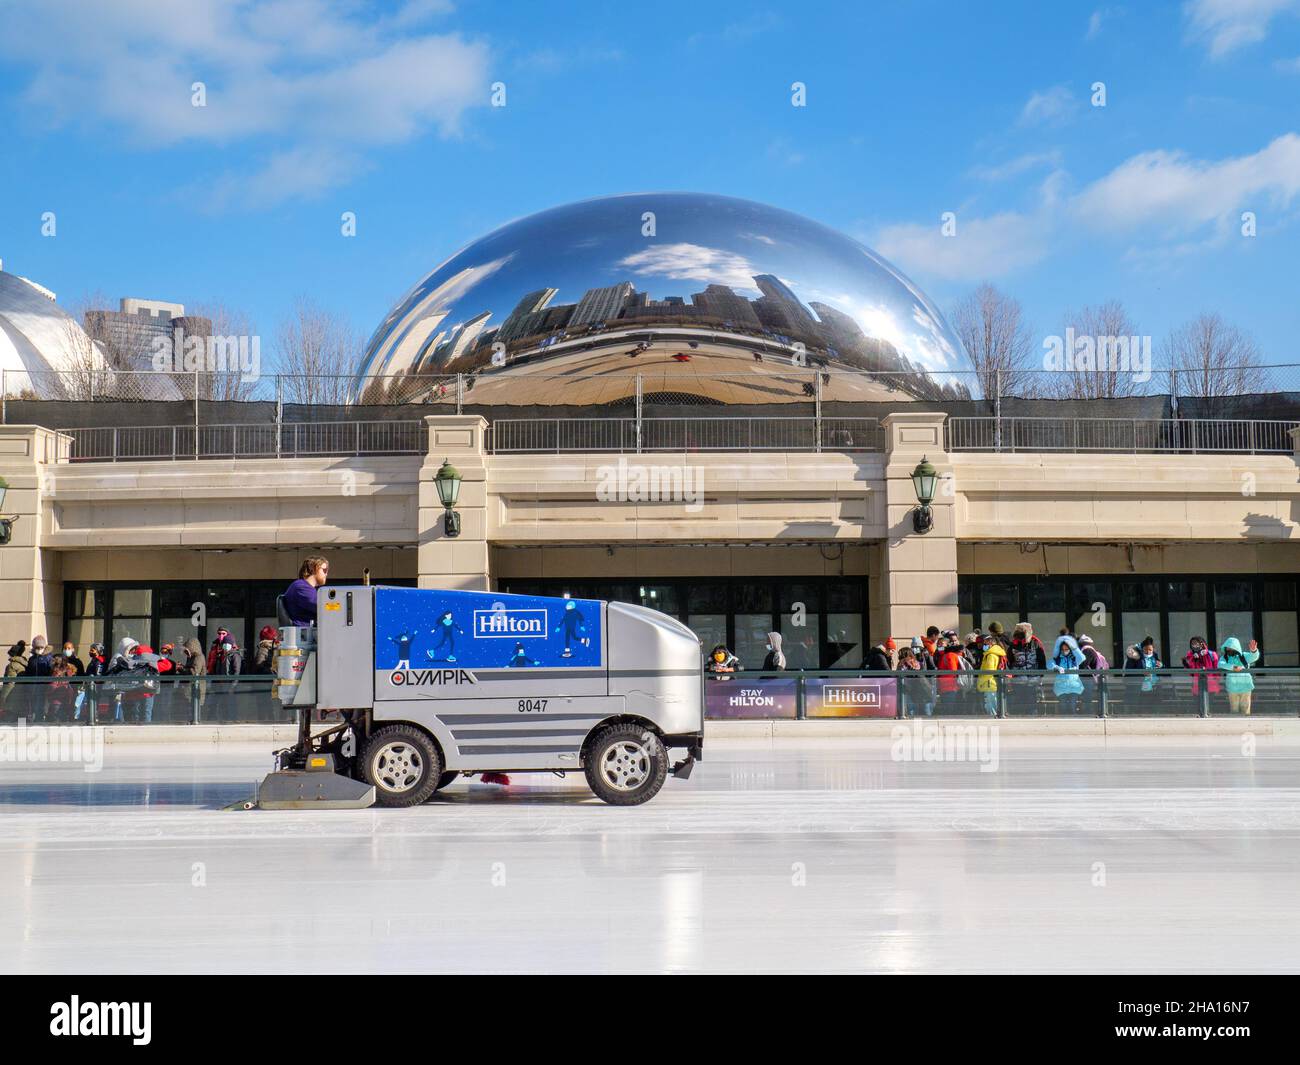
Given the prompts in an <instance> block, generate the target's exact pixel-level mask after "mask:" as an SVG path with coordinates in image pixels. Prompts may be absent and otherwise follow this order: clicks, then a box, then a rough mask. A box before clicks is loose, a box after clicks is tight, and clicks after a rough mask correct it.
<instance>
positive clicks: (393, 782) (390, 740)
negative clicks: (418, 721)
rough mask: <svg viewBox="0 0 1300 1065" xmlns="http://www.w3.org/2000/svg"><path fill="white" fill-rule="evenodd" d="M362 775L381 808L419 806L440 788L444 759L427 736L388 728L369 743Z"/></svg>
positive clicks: (414, 730)
mask: <svg viewBox="0 0 1300 1065" xmlns="http://www.w3.org/2000/svg"><path fill="white" fill-rule="evenodd" d="M361 775H362V777H363V779H364V780H365V782H366V783H367V784H373V785H374V786H375V801H376V802H378V804H379V805H380V806H416V805H418V804H419V803H422V802H424V801H425V799H427V798H428V797H429V796H430V795H432V794H433V792H434V790H435V789H436V788H437V786H438V781H439V779H440V778H441V776H442V758H441V757H440V756H439V754H438V748H437V745H436V744H435V743H434V742H433V740H431V739H430V738H429V737H428V736H427V735H425V734H424V733H423V732H421V731H420V730H419V729H417V728H412V727H411V726H409V725H386V726H384V727H383V728H381V729H378V730H377V731H376V732H375V734H374V735H373V736H371V737H370V740H369V741H368V742H367V743H366V747H365V751H364V752H363V753H362V756H361Z"/></svg>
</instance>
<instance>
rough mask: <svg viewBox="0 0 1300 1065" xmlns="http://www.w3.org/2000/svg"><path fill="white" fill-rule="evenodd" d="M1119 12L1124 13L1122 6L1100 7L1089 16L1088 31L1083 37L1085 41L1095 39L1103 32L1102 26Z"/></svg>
mask: <svg viewBox="0 0 1300 1065" xmlns="http://www.w3.org/2000/svg"><path fill="white" fill-rule="evenodd" d="M1119 14H1123V9H1122V8H1114V7H1099V8H1098V9H1097V10H1096V11H1094V12H1093V13H1092V14H1091V15H1089V16H1088V32H1087V33H1086V34H1085V35H1084V38H1083V39H1084V40H1085V41H1095V40H1096V39H1097V38H1098V36H1100V34H1101V28H1102V26H1103V25H1104V24H1105V23H1107V22H1109V21H1110V20H1111V19H1112V18H1114V17H1115V16H1116V15H1119Z"/></svg>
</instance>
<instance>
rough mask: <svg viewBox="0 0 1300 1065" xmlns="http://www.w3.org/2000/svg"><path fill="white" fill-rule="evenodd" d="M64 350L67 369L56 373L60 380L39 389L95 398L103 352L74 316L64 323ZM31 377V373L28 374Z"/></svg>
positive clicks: (102, 368) (65, 396)
mask: <svg viewBox="0 0 1300 1065" xmlns="http://www.w3.org/2000/svg"><path fill="white" fill-rule="evenodd" d="M62 339H63V350H64V352H65V353H66V355H67V368H66V369H65V370H62V371H61V372H59V373H57V374H55V376H56V377H57V378H58V380H57V381H51V382H46V383H45V385H44V387H42V388H38V389H36V391H37V392H38V393H40V394H42V395H50V396H56V395H57V396H62V397H64V398H66V399H94V398H95V392H96V389H97V388H98V387H102V385H101V379H102V378H105V377H107V376H108V375H107V374H106V373H105V372H104V354H103V352H102V351H100V349H99V347H98V346H97V345H96V344H95V342H94V340H92V339H91V337H90V334H89V333H87V332H86V331H85V330H84V329H83V328H82V327H81V325H80V324H79V323H78V322H77V321H76V320H75V319H73V318H69V319H68V320H67V321H65V322H64V323H63V337H62ZM29 376H30V375H29Z"/></svg>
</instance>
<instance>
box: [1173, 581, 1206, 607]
mask: <svg viewBox="0 0 1300 1065" xmlns="http://www.w3.org/2000/svg"><path fill="white" fill-rule="evenodd" d="M1165 594H1166V595H1167V596H1168V598H1169V609H1170V610H1204V609H1205V582H1204V581H1169V582H1168V583H1167V584H1166V585H1165Z"/></svg>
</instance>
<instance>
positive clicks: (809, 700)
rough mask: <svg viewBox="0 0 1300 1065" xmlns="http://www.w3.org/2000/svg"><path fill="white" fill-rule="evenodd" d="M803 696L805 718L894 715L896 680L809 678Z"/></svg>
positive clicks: (879, 678)
mask: <svg viewBox="0 0 1300 1065" xmlns="http://www.w3.org/2000/svg"><path fill="white" fill-rule="evenodd" d="M803 697H804V713H805V715H806V716H808V717H897V716H898V681H896V680H895V679H894V678H893V677H851V678H849V679H847V680H830V679H827V678H826V677H809V678H808V679H807V680H805V681H804V696H803Z"/></svg>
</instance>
